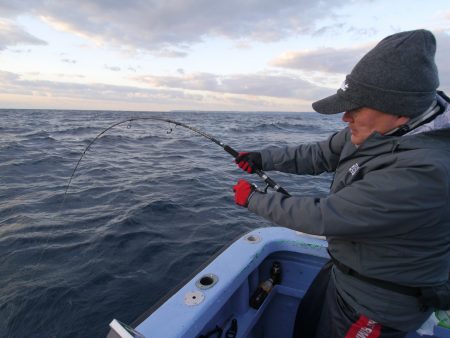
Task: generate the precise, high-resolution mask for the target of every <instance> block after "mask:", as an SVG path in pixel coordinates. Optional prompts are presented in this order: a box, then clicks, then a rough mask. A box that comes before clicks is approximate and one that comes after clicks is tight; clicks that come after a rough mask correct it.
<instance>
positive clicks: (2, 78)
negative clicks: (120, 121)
mask: <svg viewBox="0 0 450 338" xmlns="http://www.w3.org/2000/svg"><path fill="white" fill-rule="evenodd" d="M0 92H2V93H3V94H5V93H8V94H19V95H36V96H53V97H69V98H78V99H93V100H112V101H127V100H128V101H151V100H154V99H158V100H159V99H171V100H173V99H177V98H185V99H186V98H189V99H194V100H195V99H196V98H197V99H198V97H196V95H192V94H186V93H184V92H182V91H180V90H160V89H142V88H137V87H130V86H115V85H108V84H101V83H92V84H80V83H71V82H58V81H43V80H24V79H23V78H22V77H21V76H20V75H18V74H16V73H11V72H5V71H0Z"/></svg>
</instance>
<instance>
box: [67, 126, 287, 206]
mask: <svg viewBox="0 0 450 338" xmlns="http://www.w3.org/2000/svg"><path fill="white" fill-rule="evenodd" d="M138 120H140V121H142V120H153V121H162V122H167V123H171V124H174V125H176V126H180V127H183V128H186V129H189V130H191V131H193V132H195V133H197V134H199V135H201V136H203V137H205V138H207V139H208V140H210V141H212V142H214V143H215V144H217V145H219V146H220V147H222V148H223V150H225V151H226V152H227V153H228V154H230V155H231V156H233V157H234V158H236V157H237V156H239V152H237V151H236V150H234V149H233V148H231V147H230V146H229V145H226V144H224V143H223V142H221V141H219V140H218V139H216V138H215V137H213V136H211V135H209V134H207V133H205V132H204V131H202V130H200V129H197V128H194V127H191V126H189V125H187V124H185V123H182V122H178V121H175V120H171V119H166V118H162V117H133V118H129V119H126V120H122V121H120V122H116V123H114V124H112V125H110V126H109V127H107V128H105V129H104V130H103V131H101V132H100V133H99V134H98V135H97V136H96V137H95V138H94V139H93V140H92V141H91V142H90V143H89V144H88V146H87V147H86V148H85V149H84V151H83V153H82V154H81V157H80V159H79V160H78V163H77V165H76V166H75V168H74V170H73V172H72V175H71V176H70V179H69V183H68V184H67V188H66V191H65V193H64V200H65V198H66V195H67V191H68V190H69V186H70V183H71V182H72V179H73V177H74V175H75V172H76V171H77V169H78V166H79V165H80V163H81V160H82V159H83V157H84V155H85V154H86V152H87V151H88V150H89V148H91V146H92V145H93V144H94V142H95V141H97V140H98V139H99V138H100V137H101V136H102V135H103V134H105V133H106V132H107V131H108V130H111V129H112V128H114V127H117V126H119V125H121V124H124V123H129V124H130V123H131V122H133V121H138ZM170 132H172V128H171V129H170V131H169V132H168V133H170ZM254 171H255V173H256V174H257V175H258V176H259V177H261V179H262V180H263V181H264V183H265V184H266V186H265V187H264V189H263V190H262V192H266V191H267V188H269V187H270V188H272V189H273V190H275V191H276V192H280V193H282V194H284V195H286V196H290V194H289V193H288V192H287V191H286V190H285V189H283V187H281V186H280V185H278V184H277V183H276V182H275V181H274V180H272V179H271V178H270V177H269V176H268V175H267V174H266V173H265V172H264V171H262V170H260V169H257V168H255V170H254Z"/></svg>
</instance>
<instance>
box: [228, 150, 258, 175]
mask: <svg viewBox="0 0 450 338" xmlns="http://www.w3.org/2000/svg"><path fill="white" fill-rule="evenodd" d="M235 162H236V163H237V165H238V166H239V168H241V169H242V170H244V171H246V172H248V173H249V174H253V172H254V171H255V169H259V170H262V158H261V153H259V152H241V153H239V155H238V157H236V160H235Z"/></svg>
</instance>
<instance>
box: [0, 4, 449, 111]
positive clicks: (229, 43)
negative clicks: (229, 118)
mask: <svg viewBox="0 0 450 338" xmlns="http://www.w3.org/2000/svg"><path fill="white" fill-rule="evenodd" d="M417 28H426V29H429V30H431V31H433V33H434V34H435V36H436V39H437V43H438V51H437V55H436V61H437V63H438V67H439V70H440V78H441V89H443V90H446V91H447V92H450V62H448V60H450V1H448V0H433V1H422V0H398V1H397V0H360V1H356V0H355V1H337V0H320V1H319V0H317V1H312V0H216V1H212V0H127V1H125V0H97V1H94V0H92V1H87V0H60V1H54V0H0V108H55V109H64V108H65V109H107V110H110V109H113V110H162V111H167V110H215V111H216V110H219V111H222V110H226V111H236V110H238V111H311V102H312V101H314V100H316V99H319V98H321V97H323V96H325V95H329V94H332V93H334V92H335V91H336V89H337V88H338V87H339V86H340V84H341V82H342V81H343V79H344V78H345V75H346V74H347V73H348V72H350V70H351V69H352V67H353V65H354V64H355V63H356V62H357V61H358V59H359V58H360V57H361V56H362V55H363V54H364V53H365V52H367V51H368V50H369V49H370V48H371V47H373V46H374V45H375V44H376V43H377V42H378V41H379V40H380V39H382V38H383V37H385V36H387V35H389V34H392V33H396V32H399V31H402V30H411V29H417Z"/></svg>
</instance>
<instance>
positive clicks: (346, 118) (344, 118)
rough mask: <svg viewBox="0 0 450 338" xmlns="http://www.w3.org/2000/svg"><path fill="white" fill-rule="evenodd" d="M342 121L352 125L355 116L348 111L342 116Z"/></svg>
mask: <svg viewBox="0 0 450 338" xmlns="http://www.w3.org/2000/svg"><path fill="white" fill-rule="evenodd" d="M342 121H344V122H347V123H350V122H352V121H353V114H352V112H351V111H346V112H345V113H344V115H342Z"/></svg>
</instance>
